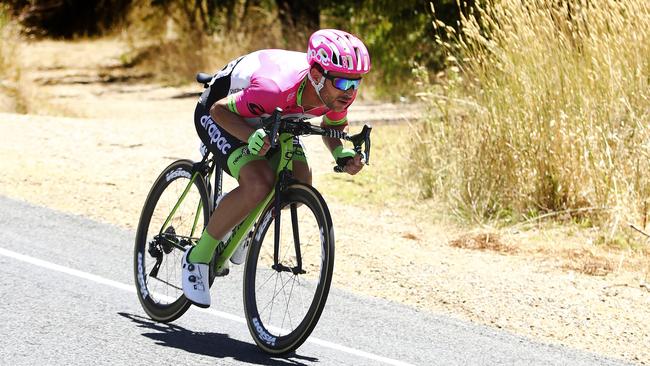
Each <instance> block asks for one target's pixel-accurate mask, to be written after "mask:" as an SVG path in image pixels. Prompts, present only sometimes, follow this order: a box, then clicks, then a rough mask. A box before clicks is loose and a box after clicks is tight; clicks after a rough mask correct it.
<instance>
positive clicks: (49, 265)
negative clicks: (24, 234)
mask: <svg viewBox="0 0 650 366" xmlns="http://www.w3.org/2000/svg"><path fill="white" fill-rule="evenodd" d="M0 255H3V256H5V257H9V258H13V259H17V260H19V261H23V262H26V263H30V264H33V265H36V266H39V267H42V268H46V269H49V270H52V271H57V272H62V273H65V274H68V275H71V276H75V277H79V278H83V279H85V280H89V281H93V282H96V283H100V284H102V285H106V286H110V287H113V288H116V289H119V290H124V291H128V292H135V286H133V285H127V284H124V283H121V282H117V281H113V280H109V279H108V278H104V277H101V276H97V275H94V274H92V273H88V272H83V271H79V270H76V269H72V268H69V267H65V266H61V265H58V264H54V263H51V262H48V261H44V260H42V259H38V258H34V257H30V256H28V255H24V254H20V253H16V252H14V251H11V250H8V249H4V248H0ZM197 309H198V310H200V311H201V312H205V313H208V314H212V315H215V316H217V317H220V318H224V319H228V320H232V321H235V322H237V323H242V324H246V319H244V318H242V317H239V316H236V315H232V314H229V313H225V312H223V311H218V310H214V309H200V308H197ZM307 342H308V343H313V344H316V345H319V346H322V347H327V348H331V349H333V350H337V351H342V352H345V353H349V354H351V355H355V356H359V357H363V358H367V359H370V360H374V361H378V362H382V363H385V364H388V365H397V366H412V364H410V363H407V362H403V361H398V360H393V359H391V358H387V357H382V356H379V355H376V354H374V353H369V352H365V351H361V350H358V349H354V348H350V347H346V346H342V345H340V344H336V343H333V342H328V341H326V340H322V339H318V338H315V337H309V339H307Z"/></svg>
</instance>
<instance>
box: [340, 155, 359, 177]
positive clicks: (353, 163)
mask: <svg viewBox="0 0 650 366" xmlns="http://www.w3.org/2000/svg"><path fill="white" fill-rule="evenodd" d="M361 169H363V160H362V159H361V155H359V154H356V155H355V156H354V158H352V159H351V160H348V163H347V164H345V167H344V168H343V170H344V171H345V172H346V173H348V174H350V175H355V174H357V173H359V172H360V171H361Z"/></svg>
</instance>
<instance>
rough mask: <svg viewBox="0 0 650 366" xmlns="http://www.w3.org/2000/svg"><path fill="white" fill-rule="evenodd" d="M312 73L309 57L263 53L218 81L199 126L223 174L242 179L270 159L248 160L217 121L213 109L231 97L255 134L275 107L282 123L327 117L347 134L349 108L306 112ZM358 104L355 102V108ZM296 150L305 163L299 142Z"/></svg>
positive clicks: (205, 97) (203, 104) (234, 64)
mask: <svg viewBox="0 0 650 366" xmlns="http://www.w3.org/2000/svg"><path fill="white" fill-rule="evenodd" d="M308 72H309V63H308V62H307V55H306V54H305V53H302V52H294V51H285V50H261V51H256V52H253V53H250V54H248V55H245V56H242V57H239V58H238V59H236V60H233V61H231V62H230V63H229V64H228V65H226V66H225V67H224V68H223V69H222V70H221V71H219V72H218V73H217V74H215V75H214V77H213V78H212V80H211V81H210V83H209V84H208V85H209V86H208V88H206V90H205V91H204V92H203V94H201V97H200V98H199V103H198V104H197V107H196V111H195V116H194V121H195V126H196V130H197V132H198V134H199V137H200V138H201V141H202V142H203V143H204V144H205V146H206V147H207V149H208V150H210V152H212V153H213V154H214V155H215V157H216V158H217V161H218V162H219V164H220V165H221V167H222V169H224V171H226V172H227V173H228V174H230V175H232V176H233V177H235V178H238V175H239V169H240V168H241V167H242V166H244V165H245V164H246V163H248V162H249V161H251V160H259V159H264V158H265V157H259V156H254V155H248V156H243V155H242V154H241V150H242V148H243V147H244V146H245V145H246V143H245V142H243V141H241V140H239V139H237V138H236V137H234V136H232V135H231V134H230V133H228V132H227V131H226V130H224V129H223V128H222V127H220V126H219V125H218V124H217V123H215V121H213V120H212V117H211V116H210V113H209V111H210V107H211V106H212V105H213V104H214V103H215V102H216V101H218V100H220V99H223V98H224V97H226V96H227V97H228V99H227V106H228V109H229V110H230V111H231V112H233V113H236V114H238V115H240V116H241V117H242V118H244V120H245V121H246V122H247V123H249V124H250V126H251V127H253V128H259V127H260V126H261V123H260V122H261V120H262V118H265V117H268V116H270V115H271V113H272V112H273V110H274V109H275V108H276V107H280V108H282V110H283V112H282V117H283V118H289V117H290V118H301V119H309V118H314V117H319V116H323V122H324V123H325V124H326V125H328V126H330V127H334V128H340V129H342V128H344V127H345V126H347V108H346V109H345V110H343V111H341V112H335V111H333V110H329V109H328V108H327V107H325V106H321V107H317V108H312V109H310V110H305V109H304V107H303V105H302V95H303V92H304V90H305V87H306V86H307V82H308V81H307V73H308ZM355 96H356V92H355ZM353 100H354V97H353V98H352V100H351V101H350V104H351V103H352V101H353ZM348 106H349V104H348ZM295 146H296V152H297V153H296V154H294V156H295V157H296V160H299V161H305V162H306V158H305V156H304V151H303V149H302V145H301V143H300V141H299V140H296V141H295ZM272 155H273V152H269V153H267V157H271V156H272Z"/></svg>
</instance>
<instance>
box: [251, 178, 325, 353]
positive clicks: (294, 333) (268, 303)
mask: <svg viewBox="0 0 650 366" xmlns="http://www.w3.org/2000/svg"><path fill="white" fill-rule="evenodd" d="M280 207H281V208H283V210H282V212H281V213H282V214H281V218H280V230H279V234H280V235H279V241H278V248H277V251H276V249H275V245H274V242H275V240H274V236H275V231H276V226H275V220H276V215H275V209H274V207H273V203H271V206H270V207H268V208H267V209H266V210H265V211H264V212H263V213H262V215H261V216H260V220H259V224H258V225H257V228H256V229H255V233H254V235H253V238H252V245H251V247H250V249H249V252H248V257H247V259H246V267H245V272H244V310H245V313H246V320H247V323H248V328H249V330H250V332H251V335H252V336H253V339H254V340H255V343H257V345H258V346H259V347H260V348H261V349H262V350H263V351H265V352H267V353H271V354H285V353H288V352H291V351H293V350H295V349H296V348H298V347H299V346H300V345H301V344H302V343H303V342H304V341H305V340H306V339H307V337H309V335H310V334H311V332H312V331H313V329H314V327H315V326H316V324H317V323H318V319H319V318H320V315H321V313H322V311H323V308H324V306H325V302H326V301H327V295H328V293H329V288H330V283H331V281H332V271H333V269H334V234H333V229H332V220H331V218H330V215H329V211H328V210H327V206H326V204H325V201H324V200H323V198H322V197H321V196H320V194H319V193H318V192H317V191H316V190H315V189H314V188H312V187H311V186H307V185H303V184H294V185H292V186H290V187H289V188H288V189H287V190H285V191H284V192H282V197H281V204H280ZM276 253H277V261H276V260H275V259H274V254H276Z"/></svg>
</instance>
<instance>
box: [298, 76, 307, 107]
mask: <svg viewBox="0 0 650 366" xmlns="http://www.w3.org/2000/svg"><path fill="white" fill-rule="evenodd" d="M305 85H307V78H304V79H302V83H300V86H299V87H298V92H297V93H296V105H297V106H298V107H300V108H302V109H303V110H304V109H305V108H304V107H303V106H302V92H304V91H305Z"/></svg>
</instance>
